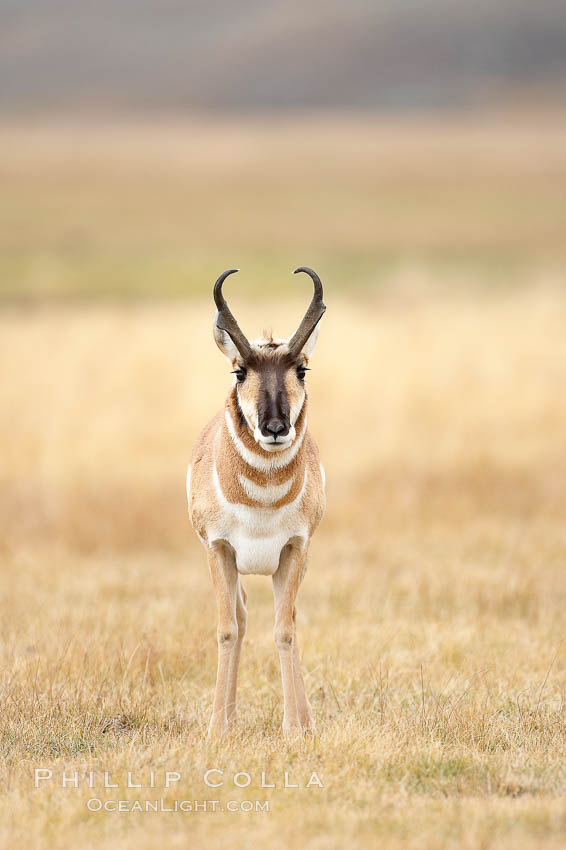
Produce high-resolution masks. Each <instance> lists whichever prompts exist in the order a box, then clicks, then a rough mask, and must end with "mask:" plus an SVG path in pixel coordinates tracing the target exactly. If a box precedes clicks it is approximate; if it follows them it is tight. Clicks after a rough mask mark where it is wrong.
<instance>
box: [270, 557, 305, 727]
mask: <svg viewBox="0 0 566 850" xmlns="http://www.w3.org/2000/svg"><path fill="white" fill-rule="evenodd" d="M304 562H305V552H304V551H302V550H301V549H299V548H298V547H296V546H293V545H288V546H286V547H285V549H284V550H283V552H282V553H281V560H280V563H279V567H278V568H277V571H276V572H275V573H274V574H273V597H274V602H275V630H274V637H275V644H276V646H277V649H278V650H279V661H280V664H281V682H282V685H283V732H284V733H285V734H293V733H296V732H298V731H300V729H301V718H300V715H299V704H301V707H302V708H304V706H303V705H302V697H303V694H304V682H303V679H302V675H301V673H300V666H299V665H298V656H297V653H296V650H295V648H294V644H295V622H294V618H295V599H296V598H297V592H298V590H299V584H300V582H301V576H302V571H303V566H304ZM295 659H296V661H295ZM295 663H296V664H297V669H298V678H297V677H296V675H295V670H294V666H295ZM297 691H298V692H299V693H298V695H297ZM305 699H306V696H305Z"/></svg>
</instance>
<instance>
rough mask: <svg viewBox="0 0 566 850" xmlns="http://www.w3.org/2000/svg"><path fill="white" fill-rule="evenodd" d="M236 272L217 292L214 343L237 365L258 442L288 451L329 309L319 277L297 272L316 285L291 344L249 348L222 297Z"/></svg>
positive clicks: (239, 388)
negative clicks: (325, 303)
mask: <svg viewBox="0 0 566 850" xmlns="http://www.w3.org/2000/svg"><path fill="white" fill-rule="evenodd" d="M232 271H236V270H235V269H234V270H232ZM232 271H229V272H224V274H223V275H221V276H220V278H219V279H218V281H217V282H216V284H215V287H214V294H215V301H216V306H217V312H216V316H215V319H214V339H215V341H216V344H217V345H218V347H219V348H220V350H221V351H222V353H223V354H224V355H225V356H226V358H227V359H228V360H229V361H230V363H231V365H232V372H233V374H234V382H235V387H236V395H237V399H238V406H239V409H240V412H241V414H242V416H243V418H244V419H245V421H246V424H247V426H248V428H249V430H250V433H251V434H252V435H253V437H254V440H255V441H256V443H258V444H259V445H260V446H261V448H262V449H264V450H265V451H267V452H279V451H283V450H284V449H288V448H290V446H291V445H292V444H293V441H294V440H295V437H296V436H297V431H296V424H297V420H298V419H299V416H300V415H301V411H302V409H303V406H304V404H305V399H306V390H305V374H306V372H307V370H308V362H309V358H310V356H311V354H312V351H313V349H314V346H315V344H316V340H317V338H318V332H319V329H320V319H321V318H322V315H323V313H324V311H325V309H326V308H325V306H324V304H323V303H322V284H321V283H320V280H319V278H318V276H317V275H316V274H315V272H313V271H311V270H310V269H306V268H301V269H297V271H306V272H307V274H309V275H310V276H311V277H312V279H313V281H314V284H315V294H314V296H313V300H312V302H311V305H310V307H309V309H308V310H307V313H306V315H305V317H304V319H303V321H302V323H301V325H300V327H299V329H298V330H297V332H296V333H295V334H294V335H293V337H292V338H291V339H290V340H274V339H258V340H254V341H252V342H249V341H248V340H247V338H246V337H245V336H244V334H243V333H242V331H241V330H240V328H239V327H238V325H237V323H236V320H235V319H234V317H233V316H232V314H231V313H230V311H229V310H228V306H227V304H226V302H225V301H224V298H223V297H222V283H223V282H224V279H225V278H226V277H227V275H228V274H231V273H232Z"/></svg>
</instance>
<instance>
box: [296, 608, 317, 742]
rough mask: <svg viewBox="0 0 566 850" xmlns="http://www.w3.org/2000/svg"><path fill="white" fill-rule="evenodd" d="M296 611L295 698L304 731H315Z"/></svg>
mask: <svg viewBox="0 0 566 850" xmlns="http://www.w3.org/2000/svg"><path fill="white" fill-rule="evenodd" d="M296 613H297V612H296V609H295V610H294V611H293V626H294V628H293V678H294V681H295V697H296V700H297V714H298V716H299V723H300V724H301V726H302V728H303V729H313V728H314V719H313V716H312V709H311V705H310V702H309V700H308V697H307V691H306V688H305V680H304V678H303V671H302V670H301V662H300V660H299V647H298V645H297V623H296V619H297V618H296Z"/></svg>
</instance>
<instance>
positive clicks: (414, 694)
mask: <svg viewBox="0 0 566 850" xmlns="http://www.w3.org/2000/svg"><path fill="white" fill-rule="evenodd" d="M48 224H49V226H53V227H55V226H56V225H55V224H54V223H48V222H47V221H46V227H47V226H48ZM428 276H429V272H428V271H427V270H426V269H425V270H423V271H422V272H420V271H419V269H418V268H416V267H415V268H413V269H412V270H409V269H408V270H406V271H405V273H404V275H401V276H400V277H398V278H396V279H395V281H394V285H391V286H389V287H386V288H383V287H381V288H380V287H374V288H369V287H367V288H366V289H365V290H364V294H363V297H362V296H361V295H360V296H359V297H356V298H352V297H349V298H348V297H346V296H345V295H343V294H340V293H339V292H337V291H336V292H335V293H334V294H332V292H331V293H330V294H329V296H328V297H327V299H326V300H327V303H328V312H327V316H326V317H325V320H324V327H323V332H322V333H321V337H320V341H319V345H318V349H317V352H316V355H315V358H314V360H313V364H312V365H313V371H312V372H311V373H309V378H308V382H309V385H310V395H311V415H310V424H311V429H312V431H313V433H314V435H315V436H316V438H317V439H318V442H319V444H320V448H321V453H322V456H323V459H324V462H325V465H326V469H327V477H328V510H327V514H326V517H325V519H324V520H323V523H322V525H321V527H320V529H319V532H318V533H317V536H316V537H315V539H314V541H313V545H312V550H311V557H310V565H309V570H308V572H307V575H306V578H305V581H304V583H303V586H302V588H301V592H300V596H299V605H298V625H299V638H300V644H301V654H302V657H303V662H304V667H305V670H306V678H307V688H308V691H309V693H310V696H311V700H312V704H313V709H314V714H315V718H316V722H317V731H316V734H315V735H314V736H311V735H309V736H307V737H306V738H305V739H304V740H300V741H285V740H283V739H282V737H281V734H280V723H281V719H282V702H281V688H280V681H279V670H278V658H277V653H276V650H275V646H274V643H273V638H272V600H271V591H270V582H269V580H268V579H265V578H259V577H258V578H250V579H248V580H247V581H246V582H245V585H246V588H247V590H248V592H249V597H250V599H249V612H250V617H249V621H250V622H249V636H248V638H247V639H246V643H245V647H244V653H243V661H242V669H241V675H240V702H239V718H238V722H237V725H236V727H235V728H234V730H233V731H232V732H231V733H230V734H229V736H228V737H227V738H226V739H225V740H224V741H222V742H220V743H218V744H208V743H207V741H206V739H205V733H206V726H207V722H208V717H209V712H210V708H211V700H212V694H213V686H214V677H215V659H216V640H215V631H216V624H215V606H214V599H213V594H212V592H211V587H210V582H209V577H208V574H207V568H206V564H205V559H204V553H203V552H202V550H201V547H200V544H199V543H198V541H197V540H196V538H195V537H194V535H193V533H192V531H191V530H190V527H189V525H188V520H187V517H186V505H185V495H184V475H185V468H186V463H187V460H188V457H189V454H190V448H191V444H192V441H193V440H194V438H195V436H196V434H197V432H198V430H199V429H200V427H201V426H202V425H203V424H204V423H205V421H206V420H207V418H208V417H209V416H211V415H212V414H213V413H214V412H215V411H216V409H217V408H218V406H219V405H220V404H221V402H222V400H223V398H224V395H225V393H226V391H227V388H228V385H229V381H230V378H229V375H228V374H227V372H228V368H227V366H226V365H225V364H224V362H223V359H222V357H221V355H220V354H219V352H218V351H217V350H216V348H215V346H214V343H213V341H212V335H211V319H212V309H211V304H210V300H209V299H207V300H206V301H201V300H194V301H179V302H176V303H175V302H169V303H167V302H154V301H149V302H145V303H137V302H136V303H131V302H130V303H128V302H122V303H121V304H120V303H106V304H104V303H98V304H96V305H90V306H89V307H88V309H87V308H85V307H84V306H81V305H80V304H76V303H75V304H66V305H59V306H45V305H36V307H35V308H34V309H33V310H23V309H21V308H19V307H17V306H15V305H12V306H11V307H6V308H5V309H4V310H3V311H2V313H0V386H1V388H2V389H1V395H0V446H1V451H2V464H1V466H0V500H1V501H0V516H1V518H2V524H3V529H2V535H1V541H0V547H1V548H0V564H1V570H2V581H1V588H2V596H1V601H0V605H1V609H0V629H1V647H0V649H1V658H2V662H1V684H0V689H1V690H0V693H1V706H2V715H1V722H0V733H1V747H2V762H1V766H0V783H1V787H2V795H1V797H0V840H1V841H2V842H3V844H4V845H5V846H6V847H16V846H26V847H35V846H37V847H40V846H45V847H63V846H70V845H71V844H73V845H74V846H80V847H82V848H89V847H103V846H104V847H108V846H111V847H113V848H119V850H122V848H123V849H124V850H125V848H150V847H165V846H166V847H172V848H175V847H184V846H187V845H189V846H191V847H219V846H230V847H233V848H235V850H237V849H238V848H244V847H246V848H247V847H250V846H253V844H254V842H256V841H263V842H264V846H268V847H270V848H271V847H273V848H283V847H285V848H288V847H307V848H311V850H326V848H343V847H344V846H347V845H349V844H350V843H351V844H352V845H353V846H360V847H366V846H367V847H370V846H380V847H383V848H392V849H393V848H394V849H395V850H397V848H406V847H419V848H424V850H426V848H431V850H432V848H437V847H440V846H442V847H446V848H470V849H471V848H521V847H533V848H535V847H536V848H540V847H545V848H558V847H563V846H564V843H565V841H566V809H565V806H564V794H565V792H566V769H565V764H566V762H565V758H566V725H565V723H566V716H565V705H564V698H565V689H566V646H565V644H564V628H565V625H566V615H565V610H566V581H565V578H564V563H565V556H566V459H565V454H564V435H565V433H566V400H565V399H566V396H565V393H564V387H565V386H566V338H565V335H564V327H565V323H566V292H565V291H564V288H563V286H562V281H561V280H560V279H559V278H553V277H552V276H550V275H548V274H546V275H545V274H543V273H542V272H541V273H540V274H539V275H538V277H537V278H536V279H535V278H534V277H533V279H532V281H531V282H530V284H529V285H528V286H524V287H521V288H498V289H492V288H488V287H483V288H482V287H476V288H474V287H472V288H468V289H466V288H457V289H456V290H454V291H448V290H447V289H446V288H443V287H441V288H436V287H434V286H428V285H427V280H428ZM234 281H236V278H234V279H233V281H232V282H231V287H230V290H231V293H233V295H232V300H231V303H232V304H233V305H234V310H235V312H236V313H237V315H238V317H239V318H240V319H241V323H242V326H243V327H244V329H245V330H247V331H248V332H249V333H250V334H253V333H255V332H259V331H261V329H262V328H263V327H264V326H265V325H266V324H267V325H268V326H271V325H273V329H274V331H276V332H278V333H287V332H289V331H291V330H292V329H293V326H294V325H295V324H296V323H297V321H298V318H299V317H300V315H301V313H302V310H303V309H304V304H305V301H306V298H307V293H306V291H305V288H304V286H305V282H304V281H298V280H297V279H294V281H293V287H294V288H293V295H292V297H291V296H290V297H289V298H287V297H286V298H285V301H284V305H282V304H281V302H280V301H276V300H268V299H264V300H260V301H258V299H257V298H256V299H253V300H252V299H249V298H246V297H245V296H240V297H238V289H237V286H236V283H235V282H234ZM270 317H271V320H270ZM36 767H41V768H48V769H52V770H53V771H54V780H53V782H49V783H47V782H46V783H43V784H42V786H41V787H39V788H38V789H34V787H33V770H34V768H36ZM211 767H217V768H221V769H223V770H224V771H225V777H226V784H225V786H223V787H221V788H218V789H210V788H207V787H206V786H205V785H204V783H203V780H202V771H203V770H204V769H206V768H211ZM63 770H65V771H67V772H71V771H74V770H77V771H79V774H80V776H81V778H82V777H83V776H84V774H85V773H86V772H87V771H89V770H94V771H95V772H96V783H97V785H96V788H95V790H94V791H93V790H90V789H89V788H88V787H87V786H86V784H85V783H84V782H83V781H82V779H81V785H80V787H79V788H78V789H74V788H72V787H67V788H61V786H60V772H61V771H63ZM150 770H154V771H156V773H157V782H158V785H159V783H162V781H163V773H164V771H165V770H172V771H179V772H181V773H182V775H183V779H182V781H181V782H180V783H178V784H177V786H175V787H173V788H171V789H169V790H166V789H163V787H161V785H159V787H158V789H157V790H155V791H154V790H151V789H149V788H148V784H149V771H150ZM104 771H110V773H111V775H112V777H113V781H115V782H117V783H118V784H119V786H120V787H119V788H118V789H108V790H107V791H106V792H105V791H104V789H103V788H102V787H101V783H102V775H103V772H104ZM127 771H132V772H133V774H134V777H133V778H134V781H138V782H139V781H141V782H142V783H143V785H144V787H143V788H142V789H141V790H140V789H128V788H126V787H125V785H126V773H127ZM238 771H247V772H249V773H250V775H251V777H252V783H251V785H250V787H249V788H245V789H238V788H235V787H233V784H232V780H231V777H232V775H233V774H234V773H237V772H238ZM262 771H265V772H266V774H267V779H268V781H270V782H272V783H275V784H276V786H277V787H276V788H273V789H263V788H261V787H260V784H261V772H262ZM285 771H287V772H288V773H289V779H290V781H291V782H295V783H299V784H300V785H301V787H300V788H299V789H285V788H284V787H283V783H284V773H285ZM312 771H316V772H317V774H318V775H319V777H320V779H321V780H322V782H323V784H324V788H322V789H320V788H317V787H311V788H309V789H306V788H305V787H304V784H305V783H306V781H307V780H308V777H309V776H310V774H311V773H312ZM140 776H141V777H142V778H141V780H140V779H139V777H140ZM93 796H94V797H100V798H105V797H108V799H122V800H130V801H134V800H136V799H137V800H145V799H151V800H153V799H155V798H159V797H163V798H164V799H165V801H166V803H168V804H171V803H172V801H174V800H175V799H177V800H178V799H189V800H203V799H204V800H206V799H208V800H210V799H217V800H220V801H221V805H223V806H225V805H226V803H227V801H229V800H234V799H235V800H252V801H253V800H256V799H257V800H261V801H264V800H268V801H270V806H271V810H270V812H269V813H268V812H259V813H255V812H251V813H248V814H245V813H242V812H235V813H229V812H227V811H225V812H218V813H215V814H213V813H194V814H188V813H185V814H183V813H180V812H179V813H165V812H164V813H160V814H155V813H144V814H138V813H120V814H118V813H115V814H108V813H107V814H105V813H91V812H89V811H88V810H87V808H86V801H87V800H88V799H89V798H90V797H93Z"/></svg>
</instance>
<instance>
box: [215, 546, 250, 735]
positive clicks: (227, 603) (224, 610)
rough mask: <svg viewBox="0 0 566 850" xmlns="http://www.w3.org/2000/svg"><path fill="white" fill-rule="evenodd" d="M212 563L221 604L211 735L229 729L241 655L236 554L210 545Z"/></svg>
mask: <svg viewBox="0 0 566 850" xmlns="http://www.w3.org/2000/svg"><path fill="white" fill-rule="evenodd" d="M208 565H209V568H210V575H211V578H212V584H213V586H214V593H215V595H216V605H217V608H218V630H217V639H218V671H217V675H216V692H215V694H214V706H213V709H212V717H211V718H210V724H209V727H208V736H209V738H217V737H221V736H222V735H223V734H224V733H225V731H226V729H227V726H228V701H229V699H231V700H232V701H233V702H235V693H236V691H235V681H234V684H233V685H232V670H233V660H232V659H233V656H234V654H235V652H236V651H237V652H238V657H239V650H240V648H241V642H240V644H239V645H238V637H239V634H238V619H237V615H236V610H237V598H238V588H239V580H238V571H237V570H236V561H235V558H234V554H233V552H232V550H231V549H229V548H228V547H227V546H223V545H221V546H217V547H214V548H211V549H209V550H208ZM242 637H243V635H242ZM237 666H238V665H237V661H236V665H235V667H236V669H235V672H234V680H235V676H237ZM232 691H233V697H232ZM232 711H233V707H232Z"/></svg>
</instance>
